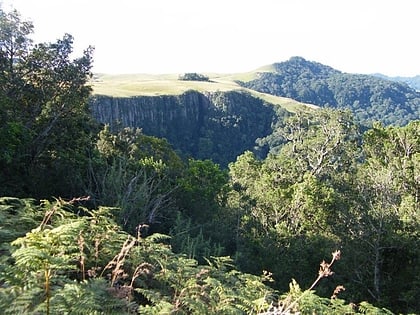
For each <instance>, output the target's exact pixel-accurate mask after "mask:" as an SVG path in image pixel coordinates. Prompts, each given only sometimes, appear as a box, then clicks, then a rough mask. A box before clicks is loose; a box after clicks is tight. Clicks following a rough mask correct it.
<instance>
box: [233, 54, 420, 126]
mask: <svg viewBox="0 0 420 315" xmlns="http://www.w3.org/2000/svg"><path fill="white" fill-rule="evenodd" d="M237 83H238V84H240V85H241V86H243V87H246V88H249V89H253V90H256V91H260V92H263V93H268V94H272V95H277V96H283V97H289V98H292V99H295V100H298V101H300V102H304V103H311V104H315V105H318V106H321V107H333V108H348V109H350V110H351V111H352V112H353V113H354V114H355V117H356V118H357V119H358V120H359V121H360V122H362V123H364V124H367V125H369V124H370V123H371V122H372V121H381V122H382V123H384V124H385V125H406V124H407V123H408V122H409V121H411V120H416V119H419V117H420V93H419V92H417V91H416V90H415V89H413V88H411V87H409V86H408V85H407V84H404V83H400V82H395V81H391V80H388V79H384V78H380V77H377V76H373V75H362V74H350V73H343V72H341V71H338V70H335V69H333V68H331V67H329V66H325V65H323V64H320V63H317V62H311V61H307V60H305V59H304V58H302V57H292V58H290V59H289V60H288V61H285V62H281V63H275V64H273V65H271V66H269V67H265V68H264V69H263V70H262V71H260V72H258V71H256V73H255V76H254V77H251V78H249V79H247V80H237Z"/></svg>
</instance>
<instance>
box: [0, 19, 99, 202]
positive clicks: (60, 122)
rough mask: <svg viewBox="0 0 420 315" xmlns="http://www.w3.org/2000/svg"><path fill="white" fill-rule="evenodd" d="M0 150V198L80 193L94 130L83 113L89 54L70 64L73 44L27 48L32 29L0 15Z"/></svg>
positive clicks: (66, 39)
mask: <svg viewBox="0 0 420 315" xmlns="http://www.w3.org/2000/svg"><path fill="white" fill-rule="evenodd" d="M0 23H1V28H0V30H1V31H0V52H1V54H0V61H1V62H0V65H1V66H2V70H3V71H2V72H1V73H0V81H1V82H2V83H3V84H2V88H1V91H0V94H1V95H0V106H1V107H0V116H1V117H2V118H4V119H5V120H4V121H5V124H4V125H3V126H2V127H1V128H2V131H3V132H2V136H1V137H0V144H2V145H3V146H4V148H5V150H4V151H3V153H2V154H1V155H0V164H1V166H2V167H1V168H2V171H1V183H2V193H3V194H17V195H24V194H31V195H32V196H40V197H41V196H42V197H46V196H50V195H52V194H55V195H61V196H71V195H73V194H78V193H80V192H81V186H82V185H81V181H82V176H83V174H84V172H85V169H86V165H87V162H88V158H87V157H88V152H89V150H91V148H92V139H93V137H94V136H95V134H96V131H97V127H96V123H95V122H94V121H93V118H92V116H91V115H90V112H89V108H88V97H89V95H90V91H91V89H90V87H89V86H88V85H87V83H88V80H89V78H90V75H91V73H90V69H91V62H92V51H93V50H92V48H90V47H89V48H88V49H86V50H85V52H84V53H83V56H82V57H80V58H76V59H74V60H72V59H71V54H72V45H73V38H72V36H71V35H68V34H66V35H64V36H63V38H62V39H59V40H57V42H55V43H45V44H37V45H35V46H33V45H31V43H32V42H31V40H30V39H29V34H31V32H32V29H33V28H32V24H31V23H29V22H26V21H22V20H21V18H20V15H19V14H18V13H17V12H16V11H13V12H12V13H9V14H6V13H4V12H1V20H0Z"/></svg>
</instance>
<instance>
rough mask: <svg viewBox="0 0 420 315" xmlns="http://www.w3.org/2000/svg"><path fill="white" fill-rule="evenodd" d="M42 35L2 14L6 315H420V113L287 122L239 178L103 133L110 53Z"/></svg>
mask: <svg viewBox="0 0 420 315" xmlns="http://www.w3.org/2000/svg"><path fill="white" fill-rule="evenodd" d="M32 32H33V25H32V24H31V23H30V22H27V21H24V20H22V19H21V17H20V15H19V13H18V12H16V11H11V12H4V11H2V10H0V115H1V121H2V124H1V126H0V128H1V130H0V131H1V132H0V145H1V148H2V150H1V151H0V196H2V197H0V254H1V256H0V259H1V264H0V309H1V310H2V312H3V314H137V313H139V314H357V313H360V314H392V313H413V314H414V313H419V312H420V304H419V300H418V296H419V294H420V292H419V287H420V270H419V268H420V267H419V266H420V261H419V258H420V257H419V254H420V247H419V246H420V243H419V231H420V229H419V223H420V209H419V198H420V120H418V118H419V115H418V107H415V106H414V105H410V104H412V103H406V102H405V98H403V99H402V102H401V103H398V104H399V106H400V107H401V108H403V110H404V113H407V114H409V115H411V116H407V117H406V120H404V121H395V124H391V125H388V124H384V123H383V122H374V123H372V124H371V126H370V128H368V129H366V126H363V127H362V126H361V125H360V121H359V118H358V117H357V115H354V114H353V113H352V112H351V111H350V110H347V109H344V108H341V107H344V106H337V107H340V108H331V107H335V106H331V107H329V108H320V109H311V108H302V109H301V110H296V112H295V113H289V114H288V115H284V113H283V112H282V115H281V116H280V115H279V117H278V119H277V120H275V121H274V122H273V126H272V133H271V134H270V135H268V136H266V137H264V138H261V139H259V141H261V142H263V143H265V144H266V145H268V146H269V148H270V150H269V154H268V155H267V156H266V157H264V158H261V157H258V156H256V155H255V154H254V153H252V152H250V151H246V152H242V153H241V154H239V155H238V156H237V158H236V159H235V160H234V161H232V162H231V163H230V164H229V165H228V166H227V167H226V168H222V167H220V166H219V165H218V164H216V163H214V161H212V160H211V159H184V158H183V157H182V156H181V155H180V154H179V153H178V152H176V151H175V150H173V148H172V147H171V145H170V143H169V142H168V141H167V140H165V139H162V138H158V137H155V136H151V135H147V134H144V133H143V131H142V130H141V129H136V128H129V127H124V126H122V127H121V128H119V129H118V130H112V129H111V128H110V126H108V125H101V124H99V123H98V122H97V121H96V120H95V119H94V118H93V116H92V114H91V112H90V108H89V98H90V96H91V88H90V86H89V82H90V78H91V76H92V74H91V66H92V62H93V59H92V54H93V49H92V48H90V47H88V48H87V49H86V50H85V51H84V53H83V54H82V56H80V57H78V58H75V59H72V58H73V57H72V48H73V38H72V36H71V35H68V34H66V35H64V36H63V38H61V39H59V40H57V41H56V42H52V43H39V44H34V43H33V42H32V41H31V39H30V35H31V34H32ZM302 82H303V81H302ZM309 82H310V84H314V83H315V81H314V80H312V79H310V78H309V81H307V84H309ZM320 84H321V85H322V84H324V83H322V81H320ZM336 84H337V88H338V83H336ZM364 84H365V83H363V82H360V86H363V85H364ZM390 84H391V83H390ZM346 86H347V85H346ZM407 91H408V92H407V93H408V94H410V95H411V96H410V97H413V100H416V97H417V96H416V94H413V93H412V92H411V90H407ZM407 97H408V96H407ZM348 101H351V100H348ZM390 102H391V103H384V104H382V107H383V108H384V111H385V112H391V110H390V109H389V108H390V107H391V108H394V107H393V106H394V105H393V104H394V103H392V102H396V101H395V100H394V99H390ZM407 104H408V105H407ZM413 104H414V103H413ZM417 104H418V103H417ZM330 105H333V104H332V103H331V104H330ZM350 105H351V104H350ZM353 105H354V104H353ZM395 106H397V103H395ZM249 110H250V109H249ZM415 110H417V112H416V111H415ZM392 112H395V110H392ZM388 116H389V115H388ZM388 116H386V115H385V116H383V117H388ZM397 122H398V124H397ZM399 123H400V124H401V125H399ZM223 145H227V144H223Z"/></svg>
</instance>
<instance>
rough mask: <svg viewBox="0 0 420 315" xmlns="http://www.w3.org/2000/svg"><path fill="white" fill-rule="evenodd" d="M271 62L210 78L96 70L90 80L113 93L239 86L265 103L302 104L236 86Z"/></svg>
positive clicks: (147, 93)
mask: <svg viewBox="0 0 420 315" xmlns="http://www.w3.org/2000/svg"><path fill="white" fill-rule="evenodd" d="M270 70H271V68H270V66H266V67H263V68H260V69H257V70H255V71H252V72H247V73H241V74H206V75H207V76H208V77H209V78H210V81H211V82H198V81H180V80H178V75H177V74H159V75H151V74H122V75H105V74H97V75H95V76H94V78H93V80H92V87H93V94H96V95H109V96H114V97H131V96H156V95H179V94H182V93H184V92H186V91H188V90H196V91H199V92H216V91H232V90H242V91H248V92H249V93H251V94H252V95H254V96H255V97H259V98H261V99H263V100H264V101H266V102H268V103H272V104H275V105H280V106H282V107H284V108H285V109H287V110H289V111H292V112H293V111H295V110H296V108H298V107H301V106H302V105H306V106H310V107H315V106H313V105H310V104H303V103H300V102H297V101H294V100H292V99H289V98H285V97H277V96H273V95H270V94H265V93H260V92H256V91H253V90H249V89H245V88H243V87H241V86H239V85H238V84H237V83H236V82H235V80H241V81H248V80H252V79H253V78H255V76H256V75H257V73H258V72H263V71H270Z"/></svg>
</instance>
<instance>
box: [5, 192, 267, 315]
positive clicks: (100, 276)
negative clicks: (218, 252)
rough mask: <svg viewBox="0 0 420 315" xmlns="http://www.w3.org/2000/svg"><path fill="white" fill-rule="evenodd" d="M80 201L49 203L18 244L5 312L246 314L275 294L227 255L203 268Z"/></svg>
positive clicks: (155, 237)
mask: <svg viewBox="0 0 420 315" xmlns="http://www.w3.org/2000/svg"><path fill="white" fill-rule="evenodd" d="M83 201H84V199H80V198H79V199H73V200H71V201H70V202H64V201H62V200H57V201H55V202H53V203H49V202H44V203H43V204H42V209H43V210H44V211H45V214H44V218H43V219H42V222H41V223H40V224H39V225H38V227H37V228H35V229H32V230H31V231H30V232H28V233H27V234H26V235H25V236H23V237H20V238H17V239H16V240H15V241H13V243H12V245H13V246H14V250H13V252H12V258H13V262H12V263H10V264H8V265H7V266H6V268H5V269H4V271H3V272H2V273H1V275H0V281H1V283H2V286H1V288H0V305H1V307H2V310H3V312H4V314H14V313H16V312H18V313H25V314H26V313H31V314H36V313H38V312H43V313H46V314H55V313H57V312H63V313H64V314H70V313H77V314H78V313H83V314H97V313H107V314H114V313H115V314H127V313H133V312H136V310H137V308H139V311H140V312H141V313H153V312H155V311H157V310H159V309H162V308H166V309H168V310H170V311H171V312H176V313H178V314H183V313H189V312H191V311H192V312H194V313H196V312H204V314H226V313H235V314H236V313H237V314H242V313H244V312H251V310H257V311H258V310H259V309H261V307H265V306H267V304H265V303H263V302H257V300H258V299H259V298H260V297H268V296H269V295H270V289H269V288H268V287H266V286H265V285H264V284H263V280H264V279H265V278H260V277H257V276H252V275H247V274H243V273H240V272H239V271H236V270H234V269H233V266H232V265H231V261H230V260H229V259H227V258H222V257H220V258H214V259H212V260H209V261H208V264H207V265H198V264H197V262H196V261H195V260H192V259H188V258H186V257H184V256H182V255H176V254H174V253H173V252H171V250H170V248H169V247H168V246H166V245H164V244H163V243H161V242H162V240H164V239H165V238H166V237H165V236H163V235H159V234H154V235H152V236H150V237H147V238H143V237H141V235H140V233H139V234H138V235H137V236H136V237H132V236H130V235H128V234H126V233H124V232H122V230H121V229H120V228H119V227H118V225H116V223H115V222H114V221H113V220H112V217H111V215H110V209H106V208H100V209H98V210H92V211H91V210H87V209H86V208H81V207H75V204H77V203H80V202H83ZM11 203H13V200H12V201H11ZM77 213H79V214H77ZM17 219H18V218H16V220H17ZM76 301H77V303H76Z"/></svg>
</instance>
